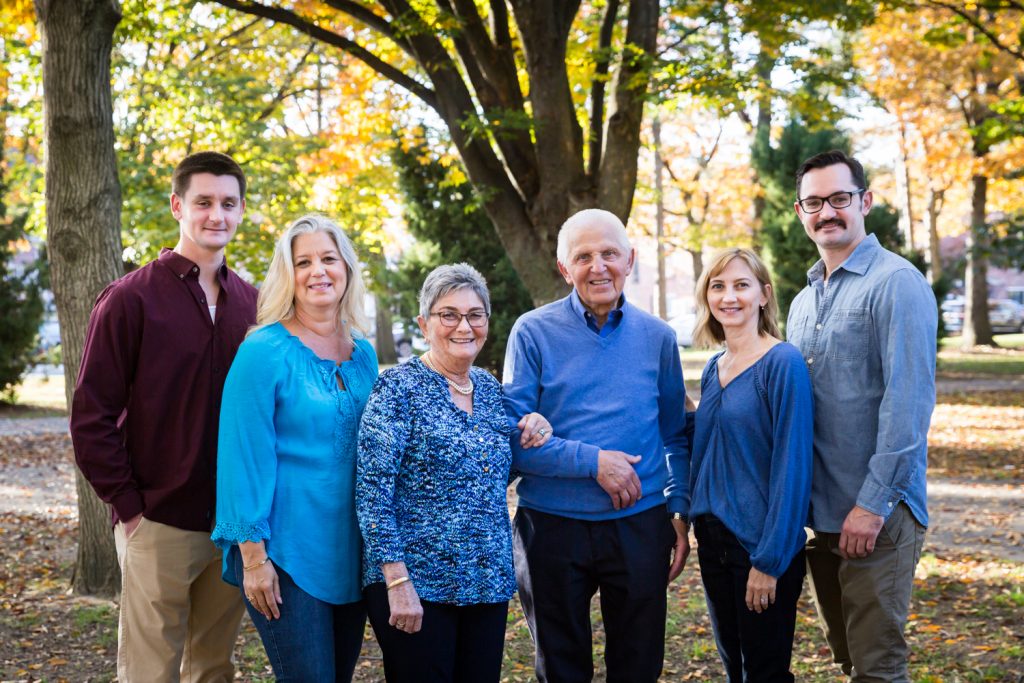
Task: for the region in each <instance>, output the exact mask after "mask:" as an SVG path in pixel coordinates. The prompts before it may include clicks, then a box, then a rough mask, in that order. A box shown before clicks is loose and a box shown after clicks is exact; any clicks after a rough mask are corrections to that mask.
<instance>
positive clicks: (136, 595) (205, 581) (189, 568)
mask: <svg viewBox="0 0 1024 683" xmlns="http://www.w3.org/2000/svg"><path fill="white" fill-rule="evenodd" d="M114 543H115V545H116V546H117V559H118V562H119V563H120V565H121V614H120V619H119V621H118V633H117V679H118V680H119V681H121V682H122V683H152V682H156V681H161V682H165V681H169V682H174V681H179V680H180V681H185V682H186V683H213V682H222V681H223V682H225V683H227V682H228V681H231V680H233V678H234V665H233V664H232V662H231V655H232V653H233V651H234V647H235V641H236V640H237V638H238V629H239V625H240V623H241V619H242V613H243V611H244V607H243V605H242V598H241V593H240V591H239V590H238V589H237V588H235V587H234V586H231V585H229V584H227V583H224V581H223V580H221V578H220V574H221V553H220V549H219V548H217V546H215V545H214V544H213V543H212V542H211V541H210V534H209V533H208V532H198V531H184V530H182V529H176V528H175V527H171V526H167V525H166V524H160V523H158V522H153V521H150V520H148V519H142V520H141V521H140V523H139V526H137V527H136V528H135V531H134V533H132V535H131V538H125V532H124V524H121V523H118V525H117V526H116V527H114Z"/></svg>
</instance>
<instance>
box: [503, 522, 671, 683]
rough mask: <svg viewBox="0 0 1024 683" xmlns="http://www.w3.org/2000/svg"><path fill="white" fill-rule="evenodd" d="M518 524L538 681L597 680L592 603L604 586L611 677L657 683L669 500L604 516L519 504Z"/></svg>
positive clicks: (520, 576) (522, 595)
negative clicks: (587, 517)
mask: <svg viewBox="0 0 1024 683" xmlns="http://www.w3.org/2000/svg"><path fill="white" fill-rule="evenodd" d="M514 530H515V560H516V578H517V580H518V582H519V599H520V600H521V601H522V603H523V610H524V611H525V613H526V619H527V622H528V623H529V625H530V632H531V633H532V634H533V642H534V646H535V647H536V650H537V658H536V666H537V678H538V679H539V680H540V681H541V682H542V683H546V682H549V681H550V682H551V683H576V682H578V681H579V682H582V681H590V680H591V679H592V678H593V676H594V664H593V654H592V641H591V624H590V600H591V598H593V597H594V593H596V592H597V591H598V590H600V592H601V615H602V618H603V620H604V627H605V635H606V644H605V665H606V668H607V674H608V675H607V681H608V683H620V682H622V683H624V682H627V681H628V682H629V683H643V682H645V681H650V682H651V683H654V682H655V681H657V680H658V677H659V676H660V675H661V668H662V662H663V659H664V656H665V612H666V605H667V600H666V589H667V587H668V567H669V558H670V554H671V550H672V546H673V544H674V543H675V531H674V530H673V529H672V524H671V523H670V522H669V518H668V514H667V513H666V511H665V506H664V505H659V506H657V507H655V508H652V509H650V510H645V511H644V512H640V513H638V514H635V515H630V516H629V517H623V518H620V519H613V520H605V521H600V522H591V521H586V520H580V519H571V518H568V517H561V516H558V515H549V514H545V513H543V512H537V511H536V510H530V509H527V508H522V507H521V508H519V510H518V511H517V512H516V518H515V523H514Z"/></svg>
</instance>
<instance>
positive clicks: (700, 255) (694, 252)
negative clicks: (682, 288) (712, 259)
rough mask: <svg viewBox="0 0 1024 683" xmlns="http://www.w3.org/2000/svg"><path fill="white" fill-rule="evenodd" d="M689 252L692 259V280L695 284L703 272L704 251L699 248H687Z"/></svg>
mask: <svg viewBox="0 0 1024 683" xmlns="http://www.w3.org/2000/svg"><path fill="white" fill-rule="evenodd" d="M686 251H688V252H690V258H692V259H693V282H694V285H696V283H697V280H699V279H700V276H701V275H703V274H704V252H702V251H701V250H700V249H687V250H686Z"/></svg>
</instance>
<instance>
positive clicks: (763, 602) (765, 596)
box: [761, 595, 768, 605]
mask: <svg viewBox="0 0 1024 683" xmlns="http://www.w3.org/2000/svg"><path fill="white" fill-rule="evenodd" d="M767 602H768V596H767V595H762V596H761V604H762V605H763V604H765V603H767Z"/></svg>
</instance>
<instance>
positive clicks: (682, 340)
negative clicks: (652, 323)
mask: <svg viewBox="0 0 1024 683" xmlns="http://www.w3.org/2000/svg"><path fill="white" fill-rule="evenodd" d="M696 325H697V314H696V313H693V312H692V311H691V312H689V313H683V314H682V315H677V316H676V317H674V318H672V319H671V320H669V321H668V326H669V327H671V328H672V331H673V332H675V333H676V344H678V345H679V346H682V347H688V346H693V328H694V327H695V326H696Z"/></svg>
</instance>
